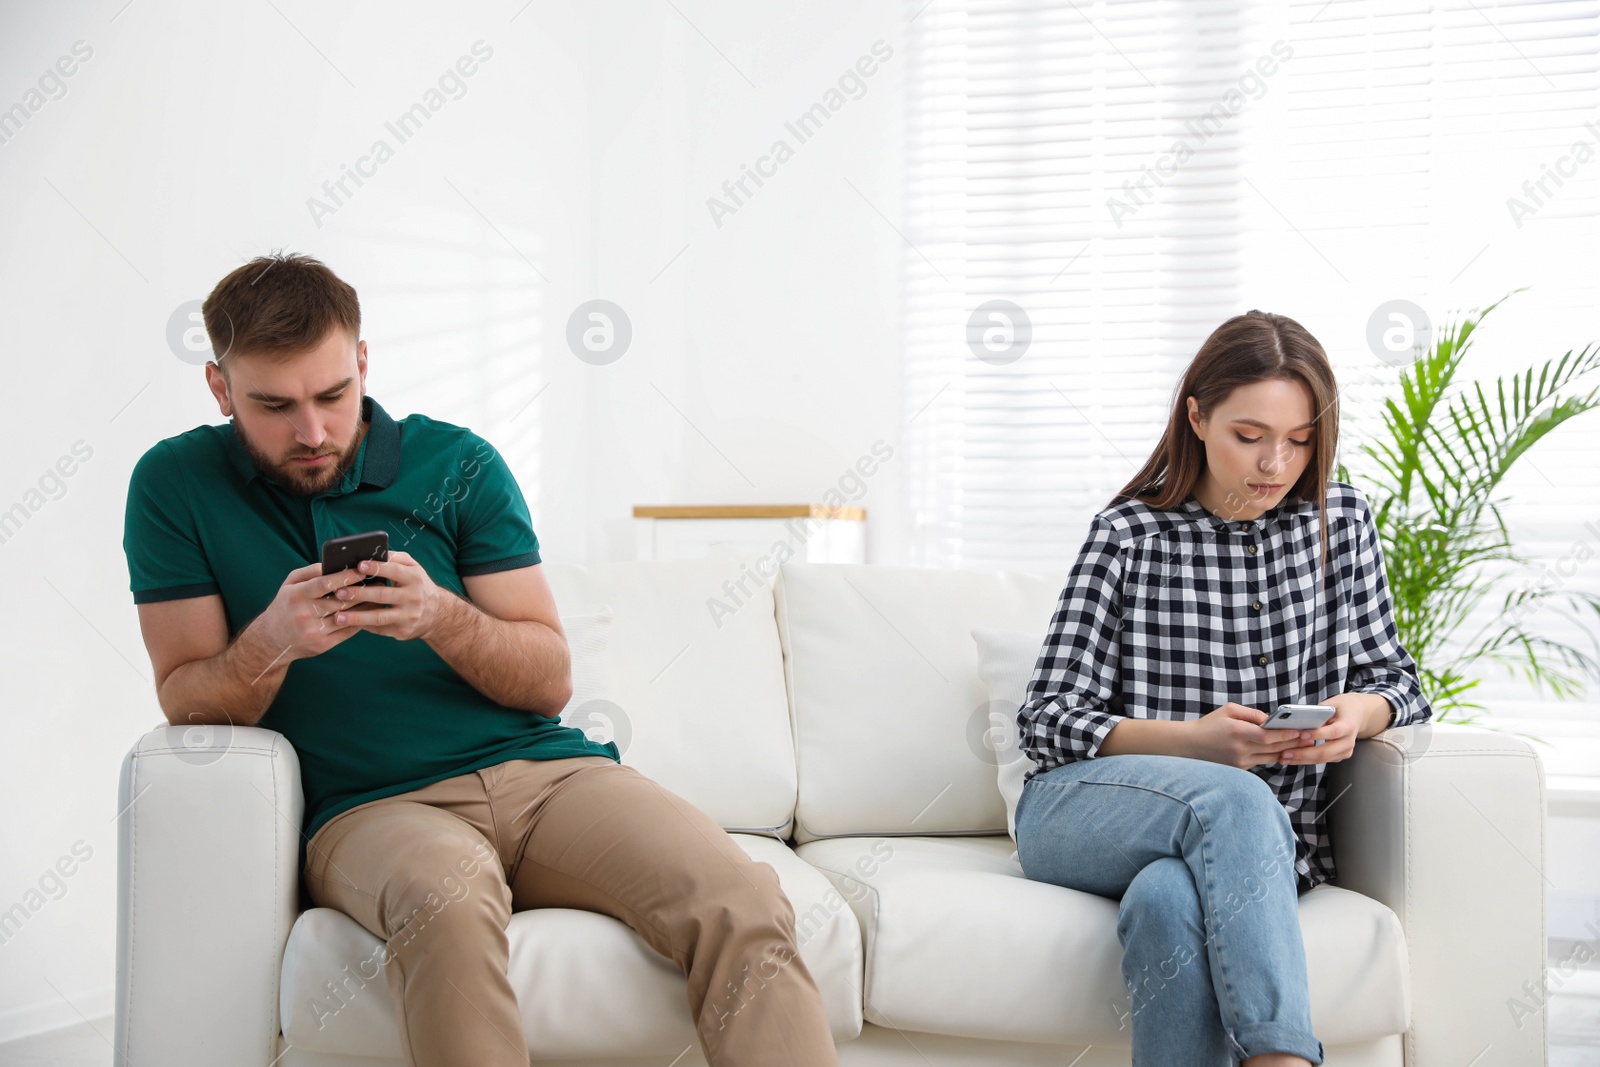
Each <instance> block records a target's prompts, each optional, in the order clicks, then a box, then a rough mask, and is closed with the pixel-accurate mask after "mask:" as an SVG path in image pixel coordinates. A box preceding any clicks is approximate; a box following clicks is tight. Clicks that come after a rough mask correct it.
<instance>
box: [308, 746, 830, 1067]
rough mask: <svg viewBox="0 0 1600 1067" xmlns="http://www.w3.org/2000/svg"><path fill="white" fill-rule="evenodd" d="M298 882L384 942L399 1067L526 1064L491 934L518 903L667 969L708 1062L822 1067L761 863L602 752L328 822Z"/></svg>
mask: <svg viewBox="0 0 1600 1067" xmlns="http://www.w3.org/2000/svg"><path fill="white" fill-rule="evenodd" d="M305 877H306V887H307V890H308V891H309V893H310V895H311V899H312V901H313V902H314V903H315V904H317V905H318V906H319V907H328V908H337V909H338V910H339V911H342V912H344V913H345V914H347V915H349V916H350V917H351V918H353V919H354V920H355V921H356V922H358V923H360V924H361V925H362V926H364V927H365V928H366V929H367V930H369V931H371V933H372V934H373V935H374V936H376V937H379V938H381V939H383V940H384V941H385V943H386V945H385V947H386V951H385V954H384V972H385V976H386V980H387V982H388V985H389V989H390V992H391V994H392V995H393V997H394V1002H395V1008H396V1012H397V1014H398V1015H399V1017H400V1036H401V1045H402V1047H403V1048H404V1049H405V1053H406V1058H407V1062H409V1063H410V1064H412V1065H414V1067H445V1065H456V1067H501V1065H504V1067H528V1047H527V1043H526V1041H525V1039H524V1036H523V1032H522V1021H521V1016H520V1015H519V1013H518V1011H517V1000H516V994H515V992H514V990H513V989H512V987H511V983H510V981H509V980H508V979H507V977H506V964H507V960H508V957H509V949H508V946H507V942H506V934H505V928H506V923H507V922H508V921H509V920H510V918H511V913H512V912H513V911H520V910H523V909H525V908H582V909H585V910H587V911H595V912H599V913H601V914H603V915H610V916H612V917H613V918H616V919H619V920H621V921H622V922H625V923H627V924H628V926H630V927H632V928H633V929H634V930H635V931H637V932H638V934H639V936H640V937H642V938H644V940H645V941H646V942H647V943H649V945H650V947H651V948H653V949H655V950H656V951H657V952H659V953H660V954H661V955H663V956H666V957H668V958H669V959H671V960H672V961H673V963H675V964H676V965H677V967H678V969H679V970H680V971H681V972H682V973H683V974H684V975H685V977H687V979H688V982H689V1012H690V1016H691V1017H692V1018H693V1019H694V1022H695V1028H696V1031H697V1033H698V1035H699V1040H700V1047H701V1049H702V1051H703V1052H704V1053H705V1057H706V1060H707V1062H708V1063H710V1064H711V1065H712V1067H763V1065H767V1064H773V1065H776V1064H783V1065H786V1067H787V1065H802V1067H836V1065H837V1064H838V1063H839V1059H838V1056H837V1054H836V1052H835V1051H834V1045H833V1038H832V1036H831V1034H830V1033H829V1030H828V1020H827V1017H826V1015H825V1013H824V1011H823V1006H822V997H821V995H820V993H819V992H818V990H817V985H816V981H815V980H814V979H813V978H812V975H811V972H810V971H809V970H808V969H807V968H806V965H805V962H804V961H803V960H802V959H801V958H800V955H799V951H798V948H797V946H796V941H795V916H794V908H793V906H792V905H791V904H790V901H789V898H788V897H787V896H786V895H785V894H784V892H783V890H782V889H781V888H780V887H779V885H778V875H777V872H776V871H775V870H773V868H772V865H771V864H769V863H763V862H757V861H755V860H752V859H751V858H750V857H749V856H748V855H747V854H746V853H745V851H744V850H743V849H741V848H740V847H739V846H738V844H737V843H736V842H735V841H734V840H733V839H732V838H731V837H729V836H728V834H727V833H726V832H725V831H724V830H723V829H722V827H720V826H718V825H717V823H716V822H714V821H713V820H712V819H711V818H710V817H709V816H708V815H706V814H705V813H704V812H702V811H701V810H700V809H699V808H696V807H695V806H694V805H692V804H690V803H689V802H688V801H686V800H684V799H683V798H681V797H679V796H677V795H676V794H675V793H673V792H671V791H670V790H668V789H666V788H664V787H663V786H661V785H659V784H657V783H656V782H654V781H652V780H651V779H649V778H647V777H645V776H644V775H643V774H641V773H640V772H638V771H637V770H635V769H634V768H632V767H630V766H627V765H625V764H620V763H616V762H615V761H613V760H610V759H607V758H606V757H604V756H578V757H571V758H567V759H553V760H528V759H517V760H509V761H507V762H505V763H501V764H498V765H496V766H493V767H486V768H484V769H483V770H479V771H472V772H470V773H467V774H462V775H458V776H456V777H454V778H447V779H445V780H443V781H440V782H435V783H433V784H432V785H428V786H424V787H423V788H421V789H417V790H413V791H412V792H409V793H402V794H400V795H397V796H392V797H384V798H382V799H380V800H374V801H369V802H368V803H365V804H362V805H360V806H358V807H354V808H351V809H349V810H348V811H344V812H340V813H339V814H338V815H336V816H334V818H332V819H331V820H329V821H328V822H327V823H325V824H324V825H323V826H322V827H320V828H319V829H318V830H317V833H316V834H315V836H313V837H312V839H311V841H310V843H309V844H308V846H307V858H306V871H305ZM617 977H618V980H623V977H624V976H621V975H619V976H617ZM550 992H551V994H552V995H559V994H560V993H561V991H560V990H551V991H550Z"/></svg>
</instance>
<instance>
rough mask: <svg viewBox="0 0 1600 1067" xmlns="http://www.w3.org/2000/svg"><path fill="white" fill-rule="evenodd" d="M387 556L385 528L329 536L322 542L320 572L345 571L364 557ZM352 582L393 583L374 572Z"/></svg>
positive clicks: (378, 558) (361, 583) (387, 535)
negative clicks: (342, 535) (340, 535)
mask: <svg viewBox="0 0 1600 1067" xmlns="http://www.w3.org/2000/svg"><path fill="white" fill-rule="evenodd" d="M388 558H389V532H388V531H387V530H369V531H368V532H366V533H356V534H347V535H345V536H344V537H330V538H329V539H328V540H326V541H324V542H322V573H323V574H325V575H327V574H337V573H338V572H340V571H347V570H349V569H350V568H352V567H354V566H355V565H356V564H358V563H360V562H361V561H362V560H364V559H372V560H379V561H382V560H387V559H388ZM354 584H356V585H393V584H394V583H393V582H391V581H389V579H387V578H380V577H379V576H378V575H376V574H374V575H369V576H368V577H366V578H363V579H361V581H359V582H356V583H354Z"/></svg>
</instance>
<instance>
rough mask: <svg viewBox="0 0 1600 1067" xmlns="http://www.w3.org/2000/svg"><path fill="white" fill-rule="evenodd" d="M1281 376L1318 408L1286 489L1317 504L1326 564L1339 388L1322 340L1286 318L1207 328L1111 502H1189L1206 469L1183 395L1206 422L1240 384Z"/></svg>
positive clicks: (1254, 316) (1254, 318)
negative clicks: (1157, 427) (1141, 457)
mask: <svg viewBox="0 0 1600 1067" xmlns="http://www.w3.org/2000/svg"><path fill="white" fill-rule="evenodd" d="M1271 379H1282V380H1284V381H1291V382H1299V383H1300V384H1301V385H1304V386H1305V387H1306V391H1307V392H1309V393H1310V394H1311V407H1312V410H1313V411H1314V412H1315V415H1314V416H1313V422H1314V425H1313V427H1312V430H1311V432H1312V456H1311V461H1310V462H1309V463H1307V464H1306V469H1305V471H1304V472H1303V473H1302V474H1301V475H1300V480H1299V481H1297V482H1295V483H1294V486H1293V487H1292V488H1291V489H1290V492H1291V493H1293V494H1294V495H1295V497H1297V498H1298V499H1299V500H1301V501H1309V502H1313V503H1315V504H1316V505H1317V516H1318V519H1319V520H1320V521H1319V523H1318V525H1319V526H1320V527H1321V532H1322V556H1321V565H1322V569H1323V571H1324V572H1326V568H1327V562H1328V515H1327V499H1328V479H1329V475H1330V472H1331V471H1332V470H1333V458H1334V454H1335V452H1336V451H1337V449H1338V444H1339V387H1338V385H1337V383H1336V382H1335V381H1334V376H1333V368H1332V367H1331V366H1330V365H1329V363H1328V356H1327V353H1325V352H1324V351H1323V350H1322V345H1321V344H1319V343H1318V342H1317V339H1316V338H1315V337H1312V336H1311V334H1310V333H1309V332H1307V331H1306V328H1305V327H1304V326H1301V325H1300V324H1299V323H1298V322H1296V321H1294V320H1293V319H1291V318H1288V317H1286V316H1284V315H1274V314H1272V313H1270V312H1266V311H1247V312H1245V313H1244V314H1243V315H1235V316H1234V317H1233V318H1231V319H1229V320H1228V321H1227V322H1224V323H1223V324H1222V325H1221V326H1218V327H1217V328H1216V329H1215V330H1213V331H1212V332H1211V336H1210V337H1207V338H1206V341H1205V344H1203V345H1201V346H1200V351H1199V352H1197V353H1195V357H1194V360H1193V361H1192V362H1191V363H1190V364H1189V369H1188V370H1186V371H1185V372H1184V374H1183V380H1182V381H1180V382H1179V383H1178V388H1177V390H1176V391H1175V393H1174V395H1173V403H1172V416H1171V417H1170V418H1169V419H1168V420H1167V429H1166V432H1165V433H1164V434H1162V435H1161V440H1160V441H1159V442H1158V443H1157V444H1156V447H1155V450H1154V451H1153V452H1151V453H1150V458H1149V459H1148V460H1146V461H1145V464H1144V466H1143V467H1141V468H1140V469H1139V473H1138V474H1135V475H1134V476H1133V478H1132V480H1130V481H1129V482H1128V484H1127V485H1125V486H1123V487H1122V489H1121V491H1120V492H1118V493H1117V495H1116V496H1115V497H1114V498H1113V499H1112V501H1111V504H1110V505H1109V506H1113V507H1114V506H1115V505H1117V504H1120V503H1122V502H1123V501H1125V500H1129V499H1132V500H1139V501H1142V502H1143V503H1145V504H1148V505H1149V506H1150V507H1152V508H1161V509H1166V508H1174V507H1177V506H1178V505H1179V504H1181V503H1183V501H1184V500H1186V499H1187V498H1188V496H1189V494H1190V493H1192V492H1193V491H1194V487H1195V485H1196V484H1198V483H1199V481H1200V475H1201V474H1202V473H1203V472H1204V470H1205V465H1206V458H1205V443H1204V442H1203V441H1201V440H1200V438H1198V437H1196V436H1195V433H1194V428H1193V427H1191V426H1190V425H1189V404H1188V398H1189V397H1191V396H1192V397H1194V398H1195V403H1196V404H1197V405H1198V406H1199V409H1200V417H1201V418H1202V419H1207V420H1209V419H1210V417H1211V413H1212V411H1213V410H1215V409H1216V406H1217V405H1218V404H1220V403H1221V402H1222V401H1223V400H1225V399H1227V397H1228V396H1229V394H1231V393H1232V392H1233V391H1234V390H1235V389H1237V388H1239V386H1241V385H1250V384H1252V383H1254V382H1261V381H1268V380H1271Z"/></svg>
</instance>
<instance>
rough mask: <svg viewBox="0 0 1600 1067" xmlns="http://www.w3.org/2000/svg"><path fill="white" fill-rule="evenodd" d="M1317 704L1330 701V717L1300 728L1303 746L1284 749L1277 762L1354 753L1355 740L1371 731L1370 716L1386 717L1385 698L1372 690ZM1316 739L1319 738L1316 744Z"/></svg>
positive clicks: (1326, 759)
mask: <svg viewBox="0 0 1600 1067" xmlns="http://www.w3.org/2000/svg"><path fill="white" fill-rule="evenodd" d="M1374 701H1376V703H1374ZM1317 703H1319V704H1331V705H1332V706H1333V717H1332V718H1330V719H1329V720H1328V721H1327V722H1325V723H1323V724H1322V725H1321V726H1319V727H1317V728H1316V729H1315V730H1306V731H1303V736H1304V738H1305V747H1303V748H1291V749H1289V750H1287V751H1286V752H1284V753H1283V758H1282V760H1281V761H1280V762H1282V763H1285V764H1295V765H1298V764H1305V763H1337V762H1338V761H1339V760H1345V759H1349V758H1350V757H1351V756H1352V755H1353V754H1354V753H1355V750H1356V741H1357V740H1359V739H1360V738H1362V737H1369V736H1371V734H1372V733H1373V732H1374V731H1372V730H1370V729H1369V728H1368V726H1369V723H1370V722H1371V721H1372V720H1373V717H1374V716H1375V715H1378V714H1381V715H1382V716H1383V718H1382V719H1381V720H1379V722H1387V721H1388V718H1389V701H1388V700H1387V699H1385V698H1384V697H1382V696H1379V695H1378V694H1376V693H1340V694H1339V695H1338V696H1332V697H1329V698H1328V699H1326V700H1319V701H1317ZM1380 705H1381V708H1380ZM1318 738H1321V739H1323V743H1322V744H1320V745H1319V744H1317V739H1318Z"/></svg>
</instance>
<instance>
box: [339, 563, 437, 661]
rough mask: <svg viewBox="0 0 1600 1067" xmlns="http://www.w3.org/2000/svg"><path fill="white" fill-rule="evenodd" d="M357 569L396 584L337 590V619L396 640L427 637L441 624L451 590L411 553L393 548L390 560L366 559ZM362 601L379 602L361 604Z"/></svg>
mask: <svg viewBox="0 0 1600 1067" xmlns="http://www.w3.org/2000/svg"><path fill="white" fill-rule="evenodd" d="M358 569H359V571H360V573H361V574H363V575H367V576H376V577H379V578H387V579H389V580H390V581H392V582H393V583H394V584H393V585H391V586H383V585H347V586H345V587H344V588H342V589H340V590H339V591H338V593H337V594H336V595H337V596H338V599H339V600H340V605H339V613H338V614H337V615H335V616H334V617H333V621H334V622H335V623H337V624H338V625H340V626H348V627H350V628H351V629H361V630H370V631H371V632H373V633H375V634H382V635H383V636H384V637H392V638H394V639H395V640H397V641H411V640H415V639H417V638H425V637H427V636H428V634H429V633H430V632H431V631H432V630H433V628H434V627H435V626H437V625H438V623H439V619H440V617H441V616H442V615H443V612H444V605H445V598H446V597H449V596H451V594H450V593H449V592H447V591H446V590H444V589H441V588H439V587H438V586H437V585H435V584H434V582H433V579H432V578H430V577H428V572H427V571H426V570H424V569H423V566H422V564H420V563H418V562H417V561H416V560H415V559H413V558H412V557H411V556H410V555H408V554H406V553H405V552H400V551H398V550H396V549H390V550H389V558H388V559H387V560H383V561H379V560H375V559H364V560H362V561H361V563H360V564H359V565H358ZM363 604H371V605H377V606H375V607H361V606H360V605H363Z"/></svg>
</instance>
